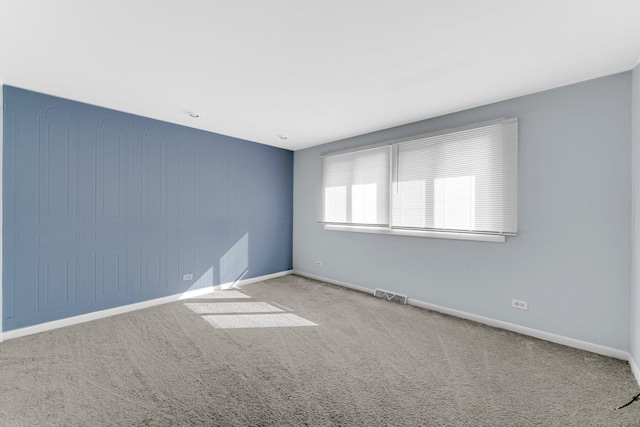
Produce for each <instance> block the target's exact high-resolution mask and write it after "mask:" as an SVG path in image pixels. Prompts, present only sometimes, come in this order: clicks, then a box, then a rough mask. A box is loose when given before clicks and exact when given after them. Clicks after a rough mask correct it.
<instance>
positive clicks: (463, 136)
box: [391, 118, 518, 235]
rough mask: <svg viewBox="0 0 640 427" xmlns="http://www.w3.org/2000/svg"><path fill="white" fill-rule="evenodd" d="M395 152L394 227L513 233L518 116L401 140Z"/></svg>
mask: <svg viewBox="0 0 640 427" xmlns="http://www.w3.org/2000/svg"><path fill="white" fill-rule="evenodd" d="M393 155H394V159H393V186H392V207H393V208H392V221H391V226H392V227H393V228H400V229H418V230H436V231H454V232H471V233H487V234H503V235H508V234H515V233H516V232H517V178H518V176H517V174H518V168H517V157H518V122H517V119H515V118H513V119H506V120H501V121H498V122H493V123H491V124H485V125H478V127H475V128H472V129H465V130H459V131H452V132H448V133H441V134H438V135H433V136H426V137H422V138H417V139H414V140H411V141H406V142H401V143H398V144H395V145H394V146H393Z"/></svg>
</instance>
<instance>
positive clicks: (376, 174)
mask: <svg viewBox="0 0 640 427" xmlns="http://www.w3.org/2000/svg"><path fill="white" fill-rule="evenodd" d="M390 159H391V149H390V147H389V146H384V147H378V148H373V149H368V150H362V151H355V152H351V153H346V154H338V155H332V156H327V157H324V158H323V159H322V171H323V173H322V188H323V192H324V195H323V221H322V222H324V223H327V224H342V225H362V226H377V227H389V177H390V173H389V171H390Z"/></svg>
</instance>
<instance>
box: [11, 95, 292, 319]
mask: <svg viewBox="0 0 640 427" xmlns="http://www.w3.org/2000/svg"><path fill="white" fill-rule="evenodd" d="M3 90H4V107H5V108H4V171H3V174H4V176H3V178H4V184H3V185H4V187H3V202H4V224H3V227H4V229H3V233H4V259H3V262H4V276H3V283H4V284H3V316H4V322H3V328H4V330H5V331H6V330H11V329H15V328H20V327H25V326H30V325H34V324H38V323H42V322H47V321H52V320H57V319H61V318H65V317H69V316H74V315H79V314H84V313H88V312H92V311H96V310H103V309H107V308H112V307H116V306H120V305H125V304H130V303H134V302H139V301H143V300H148V299H153V298H158V297H162V296H167V295H172V294H176V293H180V292H183V291H186V290H189V289H196V288H201V287H205V286H211V285H218V284H221V283H228V282H230V281H234V280H238V279H248V278H252V277H258V276H262V275H266V274H270V273H276V272H280V271H284V270H289V269H291V268H292V211H293V153H292V152H291V151H288V150H282V149H278V148H274V147H269V146H265V145H261V144H256V143H253V142H249V141H244V140H238V139H234V138H230V137H226V136H222V135H218V134H213V133H208V132H204V131H199V130H195V129H192V128H187V127H183V126H179V125H174V124H169V123H165V122H160V121H156V120H152V119H148V118H144V117H139V116H134V115H130V114H125V113H121V112H117V111H112V110H108V109H104V108H99V107H95V106H91V105H87V104H82V103H78V102H74V101H69V100H65V99H60V98H55V97H52V96H47V95H43V94H39V93H34V92H30V91H26V90H22V89H18V88H14V87H10V86H4V88H3ZM184 274H193V280H188V281H183V275H184Z"/></svg>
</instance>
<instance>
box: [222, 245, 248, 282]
mask: <svg viewBox="0 0 640 427" xmlns="http://www.w3.org/2000/svg"><path fill="white" fill-rule="evenodd" d="M248 271H249V233H245V235H244V236H242V237H241V238H240V240H238V241H237V242H236V243H235V245H233V246H232V247H231V249H229V250H228V251H227V253H225V254H224V255H223V256H222V257H221V258H220V283H223V284H226V283H236V282H238V281H240V280H242V278H243V277H244V275H245V274H247V272H248Z"/></svg>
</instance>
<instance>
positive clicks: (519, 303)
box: [511, 299, 529, 310]
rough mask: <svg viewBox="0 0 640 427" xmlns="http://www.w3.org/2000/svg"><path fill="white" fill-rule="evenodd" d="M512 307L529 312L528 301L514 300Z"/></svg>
mask: <svg viewBox="0 0 640 427" xmlns="http://www.w3.org/2000/svg"><path fill="white" fill-rule="evenodd" d="M511 307H513V308H519V309H520V310H529V303H528V302H526V301H521V300H519V299H512V300H511Z"/></svg>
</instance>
